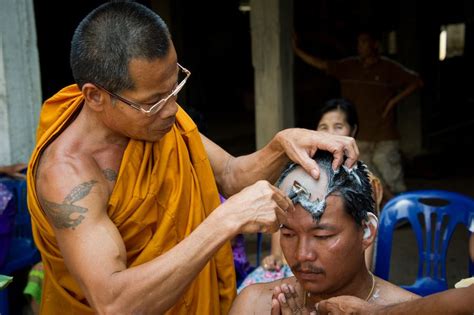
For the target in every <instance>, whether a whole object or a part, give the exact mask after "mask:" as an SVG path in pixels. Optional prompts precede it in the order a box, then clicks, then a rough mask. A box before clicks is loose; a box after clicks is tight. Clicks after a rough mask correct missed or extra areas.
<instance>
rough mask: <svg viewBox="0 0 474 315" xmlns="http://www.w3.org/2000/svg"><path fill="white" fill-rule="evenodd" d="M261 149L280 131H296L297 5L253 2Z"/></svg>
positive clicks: (257, 125)
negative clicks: (294, 42) (294, 45)
mask: <svg viewBox="0 0 474 315" xmlns="http://www.w3.org/2000/svg"><path fill="white" fill-rule="evenodd" d="M250 7H251V11H250V28H251V35H252V63H253V67H254V69H255V128H256V132H255V133H256V145H257V149H258V148H261V147H262V146H264V145H265V144H266V143H267V142H268V141H269V140H270V139H271V138H272V137H273V136H274V135H275V134H276V133H277V132H278V131H280V130H282V129H284V128H288V127H293V125H294V110H293V52H292V48H291V36H292V29H293V3H292V1H291V0H251V1H250Z"/></svg>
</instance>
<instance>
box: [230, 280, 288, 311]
mask: <svg viewBox="0 0 474 315" xmlns="http://www.w3.org/2000/svg"><path fill="white" fill-rule="evenodd" d="M283 283H289V284H291V285H294V284H295V278H294V277H290V278H285V279H279V280H275V281H272V282H266V283H255V284H251V285H249V286H247V287H245V289H243V290H242V291H241V292H240V294H239V295H238V296H237V298H236V299H235V301H234V303H233V304H232V309H231V310H230V313H229V314H270V312H271V310H272V295H273V289H274V288H275V287H276V286H280V285H282V284H283Z"/></svg>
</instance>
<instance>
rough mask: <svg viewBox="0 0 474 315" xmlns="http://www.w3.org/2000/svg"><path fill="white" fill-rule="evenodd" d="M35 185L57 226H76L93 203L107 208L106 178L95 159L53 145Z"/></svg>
mask: <svg viewBox="0 0 474 315" xmlns="http://www.w3.org/2000/svg"><path fill="white" fill-rule="evenodd" d="M35 187H36V191H37V196H38V201H39V203H40V205H41V208H42V210H43V211H44V212H45V214H46V215H47V217H48V219H49V221H50V223H51V224H52V225H53V226H54V227H55V228H56V229H73V230H74V229H76V228H77V227H79V226H80V225H81V224H83V222H84V221H85V220H86V218H87V217H88V216H90V213H91V208H92V207H91V204H97V205H98V207H97V209H104V208H105V205H106V202H107V200H108V198H109V194H108V187H107V180H106V178H105V176H104V175H103V172H102V170H101V169H100V167H99V166H98V165H97V163H95V161H94V159H93V158H91V157H90V156H87V155H86V154H81V153H80V152H76V153H75V154H69V153H68V152H67V151H66V152H65V151H64V150H61V148H60V147H58V146H54V145H53V146H51V147H49V148H48V149H47V150H45V152H44V153H43V155H42V156H41V159H40V161H39V163H38V167H37V171H36V176H35ZM91 200H94V202H93V203H92V202H90V201H91ZM94 210H96V209H93V211H94Z"/></svg>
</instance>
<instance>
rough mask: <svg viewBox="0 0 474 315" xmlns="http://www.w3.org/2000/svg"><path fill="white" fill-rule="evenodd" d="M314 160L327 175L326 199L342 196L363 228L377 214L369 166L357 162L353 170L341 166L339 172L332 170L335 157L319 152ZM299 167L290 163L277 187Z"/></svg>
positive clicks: (318, 217) (347, 207) (349, 211)
mask: <svg viewBox="0 0 474 315" xmlns="http://www.w3.org/2000/svg"><path fill="white" fill-rule="evenodd" d="M313 159H314V160H315V161H316V163H317V164H318V166H319V169H320V172H321V173H323V172H324V173H326V174H327V177H328V184H327V192H326V194H325V196H326V198H327V197H328V196H330V195H338V196H340V197H341V198H342V200H343V204H344V208H345V210H346V212H347V213H348V214H350V215H351V216H352V217H353V218H354V221H355V222H356V223H357V224H358V225H360V226H361V225H362V222H363V221H365V220H367V219H368V217H367V213H368V212H372V213H375V202H374V199H373V197H372V185H371V183H370V180H369V175H368V171H367V166H366V165H365V164H364V163H362V162H361V161H357V164H356V166H354V167H353V168H352V169H348V168H347V167H345V166H341V167H340V168H339V170H337V171H334V170H333V169H332V162H333V155H332V154H331V153H329V152H327V151H322V150H318V151H317V152H316V154H315V155H314V156H313ZM297 166H299V165H298V164H295V163H290V164H289V165H288V166H287V167H286V168H285V169H284V170H283V172H282V173H281V175H280V178H279V179H278V180H277V182H276V186H280V184H281V183H282V181H283V180H284V179H285V178H286V176H288V175H289V174H290V173H291V172H292V171H293V170H294V169H295V168H296V167H297ZM312 214H313V213H312ZM323 214H324V209H323V211H321V212H320V213H318V214H317V216H316V217H315V219H317V220H319V219H320V218H321V216H322V215H323ZM313 217H314V216H313Z"/></svg>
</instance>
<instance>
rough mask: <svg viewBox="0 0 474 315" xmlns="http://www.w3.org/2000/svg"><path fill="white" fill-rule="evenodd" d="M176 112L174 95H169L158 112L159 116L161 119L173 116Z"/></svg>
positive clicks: (176, 105)
mask: <svg viewBox="0 0 474 315" xmlns="http://www.w3.org/2000/svg"><path fill="white" fill-rule="evenodd" d="M177 112H178V104H177V103H176V97H171V98H170V99H169V100H168V102H166V104H165V105H164V106H163V108H162V109H161V110H160V111H159V112H158V114H159V116H160V117H161V118H163V119H166V118H169V117H174V116H176V113H177Z"/></svg>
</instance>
